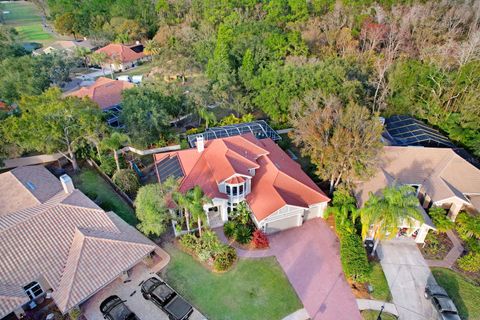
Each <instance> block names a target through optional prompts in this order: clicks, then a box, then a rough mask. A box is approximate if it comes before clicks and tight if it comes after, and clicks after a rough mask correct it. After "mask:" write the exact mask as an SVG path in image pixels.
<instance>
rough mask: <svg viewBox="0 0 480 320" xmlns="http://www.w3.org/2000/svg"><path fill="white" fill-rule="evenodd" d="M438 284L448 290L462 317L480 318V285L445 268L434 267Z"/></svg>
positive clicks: (433, 271)
mask: <svg viewBox="0 0 480 320" xmlns="http://www.w3.org/2000/svg"><path fill="white" fill-rule="evenodd" d="M432 273H433V276H434V277H435V279H436V280H437V282H438V284H439V285H441V286H442V287H444V288H445V290H447V293H448V295H449V296H450V298H452V300H453V302H455V305H456V306H457V309H458V312H459V313H460V316H461V317H462V319H472V320H473V319H480V286H478V285H476V284H474V283H473V282H472V281H470V280H468V279H467V278H465V277H463V276H462V275H460V274H458V273H456V272H454V271H452V270H449V269H444V268H432Z"/></svg>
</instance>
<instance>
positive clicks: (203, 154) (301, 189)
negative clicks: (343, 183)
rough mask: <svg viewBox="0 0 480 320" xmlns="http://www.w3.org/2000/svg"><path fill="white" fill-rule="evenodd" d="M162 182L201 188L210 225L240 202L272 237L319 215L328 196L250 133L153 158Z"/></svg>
mask: <svg viewBox="0 0 480 320" xmlns="http://www.w3.org/2000/svg"><path fill="white" fill-rule="evenodd" d="M155 163H156V168H157V174H158V179H159V181H160V183H161V182H162V181H165V180H166V179H167V178H168V177H170V176H173V177H175V178H178V179H180V187H179V188H180V191H181V192H186V191H188V190H189V189H191V188H193V187H194V186H195V185H199V186H200V187H201V188H202V190H203V192H204V193H205V194H206V195H207V196H208V197H210V198H211V199H212V204H209V205H206V206H205V207H204V209H205V211H206V212H207V218H208V223H209V225H210V226H211V227H217V226H221V225H222V224H223V223H224V222H226V221H228V219H229V215H230V213H231V212H232V211H234V210H235V207H236V206H237V205H238V204H239V203H240V202H242V201H245V202H246V203H247V204H248V207H249V208H250V210H251V212H252V219H253V221H254V222H255V224H256V225H257V227H258V228H259V229H262V230H263V231H264V232H266V233H274V232H277V231H281V230H285V229H288V228H292V227H297V226H300V225H302V224H303V222H304V221H306V220H308V219H312V218H316V217H323V214H324V211H325V208H326V207H327V203H328V201H329V198H328V197H327V196H326V195H325V194H324V193H323V192H322V191H321V190H320V188H319V187H318V186H317V185H316V184H315V183H314V182H313V181H312V180H311V179H310V178H309V177H308V176H307V175H306V174H305V172H303V171H302V169H301V167H300V165H299V164H298V163H296V162H295V161H293V160H292V159H291V158H290V157H289V156H288V155H287V154H286V153H285V152H284V151H283V150H282V149H281V148H280V147H279V146H278V145H277V144H275V142H273V141H272V140H271V139H269V138H266V139H257V138H255V136H254V135H253V134H251V133H248V134H243V135H238V136H232V137H227V138H222V139H214V140H209V141H206V142H205V141H204V138H203V137H202V136H199V137H197V141H196V147H195V148H191V149H186V150H180V151H173V152H168V153H162V154H157V155H155Z"/></svg>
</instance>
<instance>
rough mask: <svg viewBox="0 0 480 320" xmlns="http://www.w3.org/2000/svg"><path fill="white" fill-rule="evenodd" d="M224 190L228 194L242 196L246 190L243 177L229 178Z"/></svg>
mask: <svg viewBox="0 0 480 320" xmlns="http://www.w3.org/2000/svg"><path fill="white" fill-rule="evenodd" d="M225 191H226V193H227V195H229V196H233V197H237V196H243V194H244V193H245V191H246V186H245V179H244V178H242V177H234V178H232V179H230V180H229V181H227V182H226V186H225Z"/></svg>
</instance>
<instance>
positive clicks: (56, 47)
mask: <svg viewBox="0 0 480 320" xmlns="http://www.w3.org/2000/svg"><path fill="white" fill-rule="evenodd" d="M79 47H83V48H86V49H88V50H90V51H92V50H94V49H95V46H94V45H93V44H92V43H91V42H90V41H88V40H82V41H75V40H59V41H55V42H54V43H52V44H50V45H49V46H47V47H45V48H40V49H37V50H35V51H33V52H32V54H33V55H41V54H51V53H57V52H64V53H66V54H68V55H72V56H73V55H74V54H75V50H76V48H79Z"/></svg>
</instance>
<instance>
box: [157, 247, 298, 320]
mask: <svg viewBox="0 0 480 320" xmlns="http://www.w3.org/2000/svg"><path fill="white" fill-rule="evenodd" d="M165 249H166V250H167V251H168V253H169V254H170V256H171V261H170V263H169V264H168V266H167V267H166V268H165V269H164V270H163V271H162V273H163V277H164V278H166V280H168V282H169V284H171V285H172V286H173V287H174V288H175V289H177V290H178V291H179V292H180V293H181V294H182V295H184V296H185V297H186V298H187V299H188V300H189V301H190V302H192V303H193V305H194V306H196V307H197V308H198V309H199V310H200V312H202V313H203V314H204V315H205V316H206V317H207V318H209V319H212V320H218V319H229V320H230V319H232V320H233V319H250V320H253V319H271V320H275V319H283V318H284V317H285V316H287V315H288V314H290V313H292V312H295V311H297V310H298V309H301V308H302V304H301V302H300V301H299V299H298V297H297V295H296V293H295V291H294V290H293V288H292V287H291V285H290V283H289V282H288V279H287V278H286V276H285V274H284V273H283V270H282V269H281V267H280V265H279V264H278V263H277V261H276V259H275V258H273V257H272V258H262V259H240V260H239V261H238V262H237V264H236V265H235V267H234V268H233V269H232V270H230V271H228V272H226V273H213V272H211V271H209V270H207V269H206V268H205V267H203V266H202V265H201V264H200V263H198V262H197V261H196V260H194V259H193V258H192V257H191V256H189V255H188V254H186V253H184V252H182V251H180V250H179V249H177V248H176V247H174V246H173V245H172V244H168V245H166V246H165Z"/></svg>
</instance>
